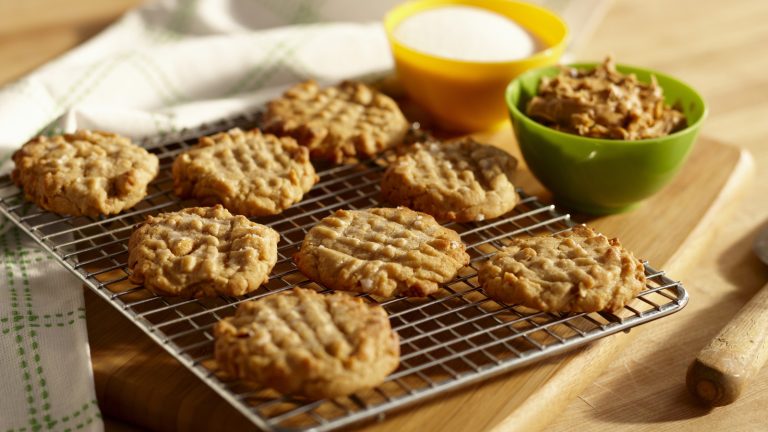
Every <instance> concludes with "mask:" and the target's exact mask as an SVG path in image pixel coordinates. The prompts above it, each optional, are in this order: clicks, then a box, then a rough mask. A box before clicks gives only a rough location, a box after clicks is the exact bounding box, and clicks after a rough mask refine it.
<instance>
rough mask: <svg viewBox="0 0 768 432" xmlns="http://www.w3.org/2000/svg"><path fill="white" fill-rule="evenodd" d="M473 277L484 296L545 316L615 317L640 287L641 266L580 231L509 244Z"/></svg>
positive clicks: (615, 246)
mask: <svg viewBox="0 0 768 432" xmlns="http://www.w3.org/2000/svg"><path fill="white" fill-rule="evenodd" d="M512 242H513V244H512V245H510V246H508V247H506V248H504V249H502V250H501V251H500V252H498V253H497V254H496V255H495V256H493V257H492V258H491V259H490V260H488V261H487V262H486V263H485V264H484V265H483V266H482V267H481V268H480V270H479V271H478V278H479V280H480V284H481V285H482V287H483V289H484V290H485V292H486V293H488V295H489V296H491V297H493V298H495V299H497V300H499V301H502V302H505V303H509V304H521V305H523V306H527V307H530V308H533V309H537V310H541V311H546V312H596V311H602V310H608V311H613V312H616V311H619V310H621V308H623V307H624V306H625V305H626V304H627V303H629V301H630V300H632V299H633V298H634V297H635V296H636V295H637V294H638V293H639V292H640V291H641V290H642V289H643V287H644V286H645V270H644V268H643V264H642V263H641V262H640V261H639V260H638V259H637V258H635V257H634V255H632V253H631V252H629V251H627V250H626V249H624V248H623V247H622V246H621V244H620V243H619V241H618V240H616V239H610V240H609V239H608V238H606V237H605V236H604V235H602V234H598V233H596V232H594V231H593V230H592V229H591V228H588V227H584V226H577V227H574V228H573V230H572V231H568V232H565V233H562V234H559V235H554V236H537V237H528V238H514V239H512Z"/></svg>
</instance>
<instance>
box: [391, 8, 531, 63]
mask: <svg viewBox="0 0 768 432" xmlns="http://www.w3.org/2000/svg"><path fill="white" fill-rule="evenodd" d="M394 37H395V38H396V39H397V40H398V41H400V42H401V43H402V44H404V45H406V46H408V47H410V48H413V49H415V50H417V51H421V52H424V53H427V54H431V55H434V56H439V57H444V58H449V59H454V60H463V61H478V62H500V61H510V60H517V59H521V58H525V57H529V56H531V55H532V54H534V53H535V52H536V51H537V50H538V46H537V42H536V40H535V39H534V37H533V36H532V35H531V34H530V33H529V32H528V31H527V30H525V29H524V28H523V27H521V26H520V25H518V24H517V23H516V22H514V21H513V20H511V19H509V18H507V17H505V16H503V15H500V14H497V13H495V12H491V11H488V10H485V9H481V8H476V7H470V6H446V7H439V8H435V9H429V10H426V11H424V12H420V13H417V14H415V15H413V16H410V17H408V18H406V19H404V20H403V21H402V22H401V23H400V24H399V25H398V26H397V27H396V28H395V30H394Z"/></svg>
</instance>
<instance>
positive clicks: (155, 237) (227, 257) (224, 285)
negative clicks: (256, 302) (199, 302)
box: [128, 205, 280, 297]
mask: <svg viewBox="0 0 768 432" xmlns="http://www.w3.org/2000/svg"><path fill="white" fill-rule="evenodd" d="M279 239H280V236H279V234H278V233H277V232H276V231H275V230H273V229H272V228H269V227H266V226H264V225H259V224H257V223H254V222H251V221H249V220H248V219H247V218H246V217H245V216H239V215H238V216H233V215H232V214H231V213H229V212H228V211H227V210H226V209H225V208H223V207H221V206H220V205H217V206H216V207H194V208H186V209H184V210H181V211H177V212H173V213H161V214H159V215H157V216H148V217H147V220H146V222H144V224H143V225H141V226H140V227H139V228H137V229H136V230H135V231H134V232H133V233H132V234H131V238H130V241H129V242H128V252H129V255H128V268H129V269H130V270H131V275H130V280H131V282H133V283H137V284H144V286H145V287H146V288H148V289H150V290H151V291H153V292H155V293H157V294H160V295H171V296H183V297H212V296H216V295H229V296H240V295H243V294H247V293H249V292H251V291H254V290H256V289H257V288H258V287H259V286H260V285H261V284H262V283H264V282H266V281H267V279H268V278H269V273H270V272H271V271H272V267H274V265H275V262H276V261H277V243H278V241H279Z"/></svg>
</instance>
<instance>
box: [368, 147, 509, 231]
mask: <svg viewBox="0 0 768 432" xmlns="http://www.w3.org/2000/svg"><path fill="white" fill-rule="evenodd" d="M516 167H517V160H516V159H515V158H514V157H512V156H511V155H509V154H508V153H507V152H505V151H503V150H501V149H498V148H496V147H494V146H492V145H487V144H481V143H478V142H476V141H474V140H472V139H469V138H465V139H462V140H459V141H449V142H434V141H433V142H429V143H417V144H414V145H413V146H412V147H410V148H409V149H408V150H406V151H405V152H404V153H403V154H402V155H400V156H399V157H398V158H397V160H396V161H395V162H394V163H392V164H390V165H389V167H387V170H386V172H385V173H384V176H383V177H382V179H381V193H382V195H383V196H384V198H385V199H387V200H388V201H390V202H392V203H393V204H397V205H402V206H406V207H410V208H412V209H414V210H419V211H423V212H425V213H429V214H431V215H432V216H434V217H435V218H437V219H438V220H454V221H459V222H468V221H482V220H484V219H492V218H495V217H499V216H501V215H502V214H504V213H506V212H508V211H510V210H512V209H513V208H514V207H515V205H516V204H517V202H518V200H519V199H518V195H517V192H516V191H515V185H514V184H513V183H512V176H513V174H514V172H515V168H516Z"/></svg>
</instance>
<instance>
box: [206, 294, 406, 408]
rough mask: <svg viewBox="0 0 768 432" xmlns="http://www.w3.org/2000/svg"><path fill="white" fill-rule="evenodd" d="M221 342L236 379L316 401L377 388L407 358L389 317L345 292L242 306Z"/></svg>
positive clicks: (218, 335) (224, 323)
mask: <svg viewBox="0 0 768 432" xmlns="http://www.w3.org/2000/svg"><path fill="white" fill-rule="evenodd" d="M214 337H215V357H216V362H217V364H218V365H219V367H220V368H221V369H222V370H224V371H225V372H227V373H228V374H229V375H231V376H233V377H236V378H240V379H245V380H249V381H252V382H255V383H258V384H261V385H264V386H267V387H270V388H273V389H275V390H277V391H279V392H281V393H283V394H291V395H300V396H305V397H309V398H313V399H322V398H332V397H338V396H344V395H348V394H351V393H354V392H356V391H358V390H363V389H366V388H371V387H375V386H376V385H378V384H380V383H381V382H383V381H384V379H385V378H386V377H387V375H389V374H390V373H391V372H392V371H394V370H395V369H397V365H398V363H399V358H400V346H399V340H398V337H397V333H395V332H394V331H393V330H392V328H391V326H390V323H389V319H388V317H387V313H386V312H385V311H384V309H383V308H382V307H381V306H379V305H373V304H367V303H365V302H364V301H363V300H362V299H360V298H355V297H352V296H350V295H347V294H345V293H340V292H336V293H331V294H326V295H323V294H318V293H317V292H316V291H314V290H311V289H303V288H294V289H293V290H291V291H286V292H282V293H278V294H270V295H267V296H266V297H262V298H260V299H258V300H255V301H247V302H244V303H241V304H240V305H239V306H238V308H237V311H236V312H235V315H234V316H233V317H230V318H225V319H223V320H221V321H220V322H219V323H217V324H216V326H215V328H214Z"/></svg>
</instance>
